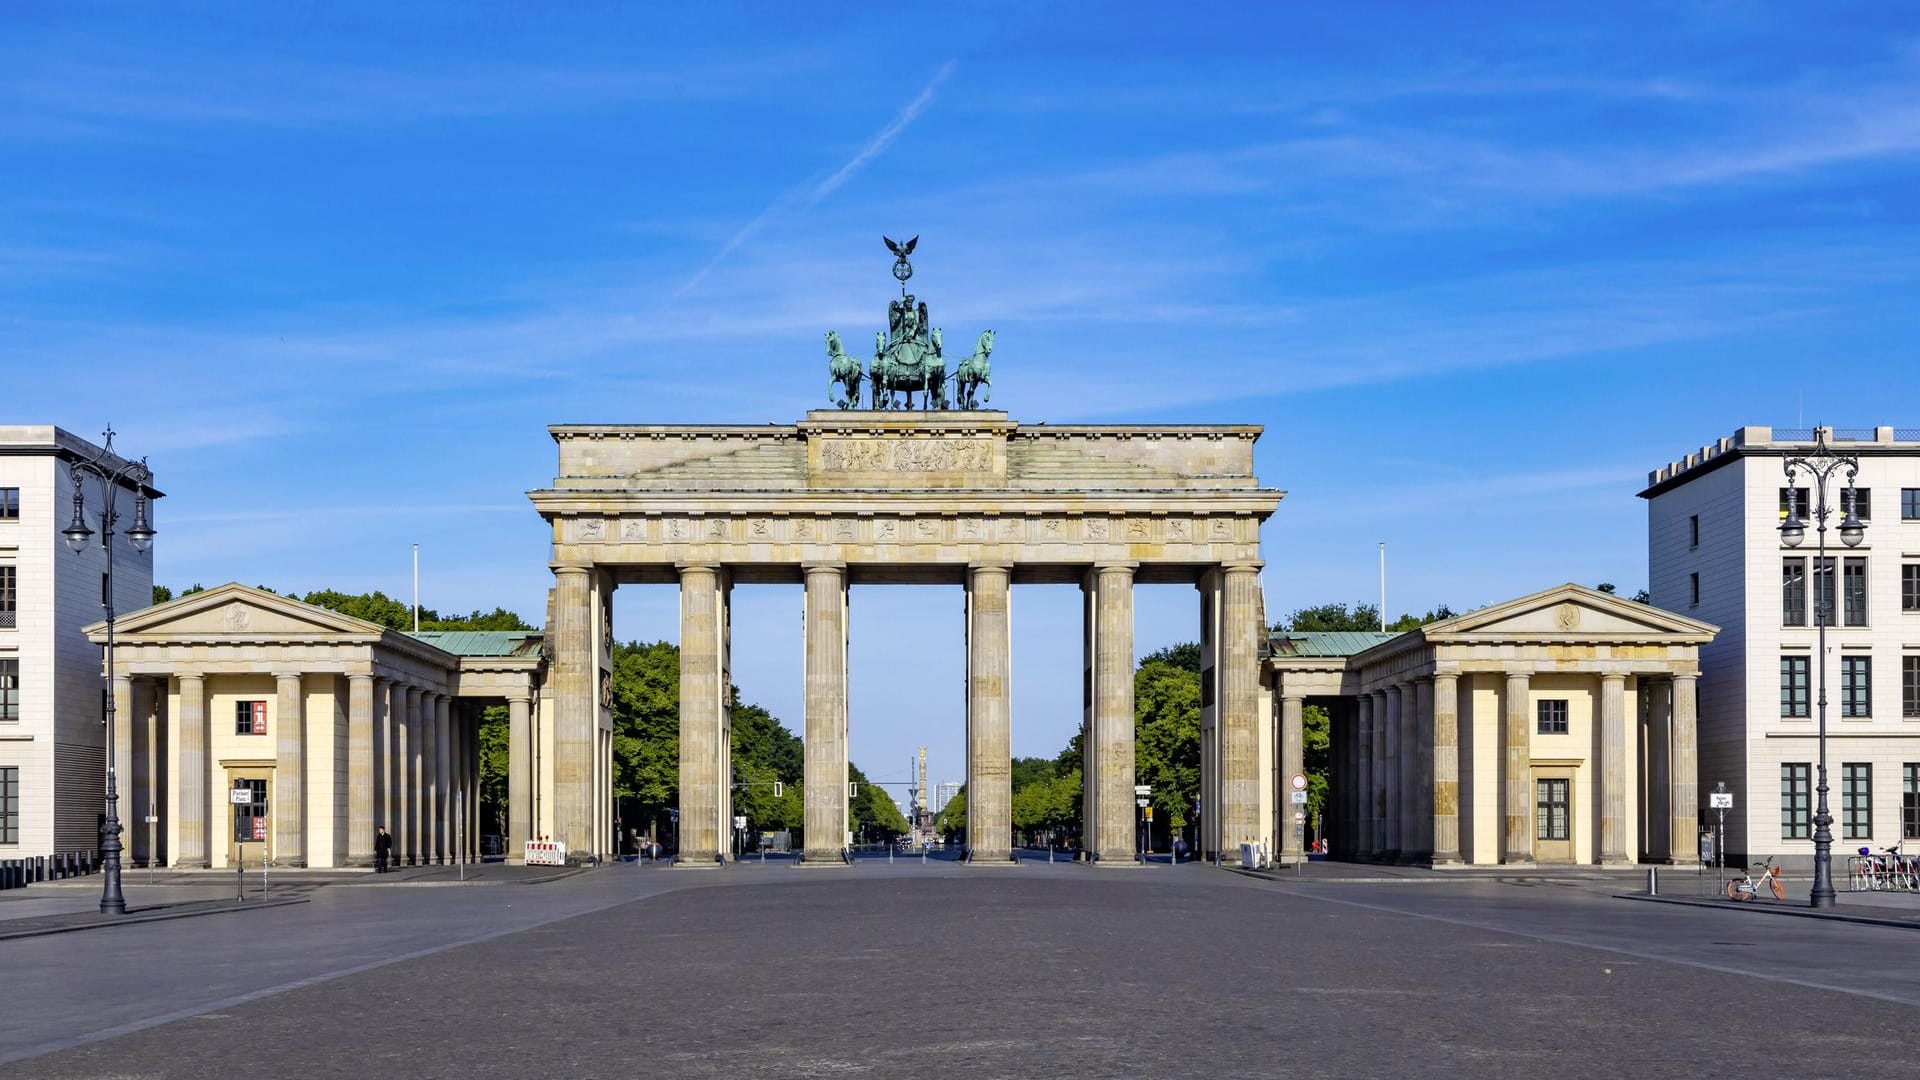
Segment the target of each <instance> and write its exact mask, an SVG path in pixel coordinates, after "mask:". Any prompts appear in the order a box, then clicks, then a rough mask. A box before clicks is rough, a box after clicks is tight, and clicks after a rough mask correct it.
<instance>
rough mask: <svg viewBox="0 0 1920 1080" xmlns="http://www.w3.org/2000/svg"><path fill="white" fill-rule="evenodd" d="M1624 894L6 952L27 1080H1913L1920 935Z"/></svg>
mask: <svg viewBox="0 0 1920 1080" xmlns="http://www.w3.org/2000/svg"><path fill="white" fill-rule="evenodd" d="M1618 890H1619V885H1618V882H1617V881H1608V880H1606V879H1554V878H1549V877H1539V878H1526V877H1509V878H1503V879H1489V880H1456V881H1444V880H1443V881H1427V880H1405V879H1382V880H1381V881H1378V882H1367V881H1334V880H1328V881H1321V882H1315V881H1306V882H1300V883H1291V882H1270V881H1262V880H1254V879H1250V878H1246V877H1241V876H1237V875H1233V874H1228V873H1225V872H1222V871H1218V870H1214V869H1211V868H1208V867H1204V866H1194V867H1180V868H1177V869H1176V868H1172V867H1156V868H1148V869H1144V870H1142V869H1135V870H1104V871H1096V870H1091V869H1087V868H1082V867H1073V866H1064V865H1063V866H1059V867H1051V868H1050V867H1046V866H1044V865H1041V866H1034V865H1030V864H1029V865H1023V866H1020V867H1017V868H997V869H991V870H988V869H977V868H967V867H960V866H953V865H941V864H935V865H933V866H930V867H920V866H917V865H913V864H906V863H903V864H901V865H899V866H895V867H887V866H885V865H883V864H882V865H874V864H862V865H860V866H857V867H853V868H844V869H837V870H817V871H805V870H796V869H793V868H792V867H790V866H789V867H782V866H770V867H767V868H765V869H760V868H755V867H737V868H733V869H730V870H727V871H719V872H686V871H679V872H675V871H667V870H662V869H652V868H635V867H610V868H606V869H603V870H600V871H596V872H593V873H589V874H583V875H580V876H578V877H574V878H569V879H566V880H563V881H556V882H551V883H546V884H540V885H511V886H503V887H497V888H487V889H391V890H388V889H370V888H367V889H346V888H324V889H319V890H316V891H315V893H314V894H313V895H314V902H313V903H310V904H305V905H299V906H297V907H291V908H283V909H273V910H266V911H259V912H255V913H252V914H246V915H228V916H220V917H217V918H209V919H194V920H183V921H179V922H168V923H154V924H149V925H147V926H141V927H126V928H124V929H114V930H99V931H89V932H87V933H85V934H69V935H61V936H60V937H54V938H35V939H25V940H20V941H13V942H6V943H0V972H4V973H5V975H6V977H5V978H4V979H0V1017H5V1018H6V1022H5V1023H4V1024H0V1073H4V1075H6V1076H7V1077H9V1078H12V1077H43V1076H44V1077H104V1076H121V1077H127V1076H143V1077H201V1076H257V1077H304V1076H343V1077H344V1076H354V1077H362V1076H407V1077H495V1076H499V1077H527V1076H543V1077H555V1078H558V1077H631V1076H649V1077H654V1076H659V1077H678V1076H701V1077H704V1076H712V1077H791V1076H843V1075H859V1076H876V1077H908V1076H911V1077H946V1076H966V1077H999V1076H1045V1077H1133V1076H1141V1077H1163V1076H1206V1077H1215V1076H1219V1077H1238V1076H1248V1077H1254V1076H1260V1077H1266V1076H1278V1075H1315V1076H1326V1077H1349V1076H1353V1077H1360V1076H1395V1077H1405V1076H1474V1077H1482V1076H1486V1077H1501V1076H1538V1075H1573V1076H1595V1075H1603V1074H1604V1075H1610V1076H1611V1075H1621V1074H1624V1075H1632V1076H1687V1077H1698V1076H1702V1075H1714V1076H1724V1075H1733V1074H1736V1073H1744V1072H1748V1071H1753V1072H1756V1073H1761V1074H1769V1075H1771V1074H1777V1073H1783V1072H1784V1073H1790V1074H1795V1075H1812V1076H1829V1075H1841V1074H1845V1075H1848V1076H1853V1077H1878V1076H1902V1077H1904V1076H1910V1075H1911V1074H1912V1064H1911V1057H1910V1055H1908V1054H1907V1053H1905V1052H1904V1051H1903V1050H1902V1049H1901V1048H1902V1047H1903V1046H1904V1045H1905V1044H1906V1041H1907V1040H1908V1039H1909V1037H1910V1036H1911V1034H1912V1032H1913V1031H1914V1030H1915V1026H1916V1023H1920V964H1915V963H1914V962H1913V961H1912V959H1911V958H1912V957H1913V956H1915V955H1916V954H1920V933H1916V931H1913V930H1907V929H1895V928H1886V927H1876V926H1859V925H1852V924H1840V923H1824V922H1813V921H1808V920H1800V919H1787V918H1766V917H1761V916H1753V915H1745V914H1742V913H1739V912H1730V911H1709V910H1701V909H1696V908H1681V907H1665V906H1659V905H1652V904H1641V903H1633V902H1630V901H1624V900H1616V899H1613V898H1612V897H1611V895H1610V893H1611V892H1614V891H1618Z"/></svg>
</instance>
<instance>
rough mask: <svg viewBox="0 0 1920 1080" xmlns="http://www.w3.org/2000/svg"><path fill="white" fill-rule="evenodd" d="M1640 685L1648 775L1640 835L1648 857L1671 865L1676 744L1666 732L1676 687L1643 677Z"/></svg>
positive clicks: (1645, 780)
mask: <svg viewBox="0 0 1920 1080" xmlns="http://www.w3.org/2000/svg"><path fill="white" fill-rule="evenodd" d="M1640 682H1641V685H1642V686H1644V687H1645V688H1646V695H1647V775H1646V776H1645V777H1644V778H1643V780H1644V783H1645V784H1646V788H1647V813H1646V819H1645V820H1644V821H1643V822H1642V823H1641V833H1640V835H1641V836H1642V837H1644V838H1645V839H1644V841H1643V842H1644V843H1645V844H1646V848H1647V857H1648V858H1650V859H1653V860H1655V861H1657V862H1671V861H1672V860H1673V856H1674V854H1675V850H1674V847H1673V837H1672V836H1671V835H1669V834H1670V833H1671V831H1672V830H1671V826H1670V825H1669V823H1670V822H1671V821H1672V820H1673V814H1672V813H1671V812H1670V811H1669V810H1668V809H1667V807H1668V804H1669V803H1670V802H1671V801H1672V797H1673V785H1672V781H1671V780H1670V776H1671V774H1672V771H1673V769H1672V766H1673V745H1672V743H1671V742H1670V741H1669V738H1668V730H1667V729H1668V727H1669V722H1670V719H1671V714H1672V709H1671V703H1670V699H1669V698H1668V694H1669V693H1670V692H1671V691H1672V689H1673V688H1672V685H1671V684H1670V683H1668V681H1667V680H1666V679H1649V678H1645V677H1642V678H1641V680H1640ZM1689 842H1691V838H1689Z"/></svg>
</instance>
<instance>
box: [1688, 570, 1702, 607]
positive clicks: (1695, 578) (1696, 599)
mask: <svg viewBox="0 0 1920 1080" xmlns="http://www.w3.org/2000/svg"><path fill="white" fill-rule="evenodd" d="M1687 589H1688V590H1689V591H1690V592H1691V593H1692V594H1693V606H1694V607H1699V606H1700V575H1699V574H1688V575H1687Z"/></svg>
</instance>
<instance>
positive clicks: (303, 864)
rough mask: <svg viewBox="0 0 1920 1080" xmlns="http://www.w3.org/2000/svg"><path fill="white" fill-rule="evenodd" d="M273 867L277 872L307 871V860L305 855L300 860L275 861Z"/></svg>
mask: <svg viewBox="0 0 1920 1080" xmlns="http://www.w3.org/2000/svg"><path fill="white" fill-rule="evenodd" d="M271 865H272V866H273V868H274V869H275V870H305V869H306V868H307V859H306V856H304V855H303V856H300V857H298V858H288V859H275V860H273V862H272V864H271Z"/></svg>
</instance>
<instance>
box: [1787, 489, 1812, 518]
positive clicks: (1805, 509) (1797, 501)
mask: <svg viewBox="0 0 1920 1080" xmlns="http://www.w3.org/2000/svg"><path fill="white" fill-rule="evenodd" d="M1788 491H1792V493H1793V506H1794V509H1796V510H1798V511H1799V512H1800V520H1801V521H1807V520H1809V519H1811V518H1812V517H1813V504H1811V503H1809V502H1807V489H1806V488H1803V487H1801V488H1791V489H1789V488H1781V489H1780V519H1781V520H1782V521H1784V520H1786V517H1787V493H1788Z"/></svg>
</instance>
